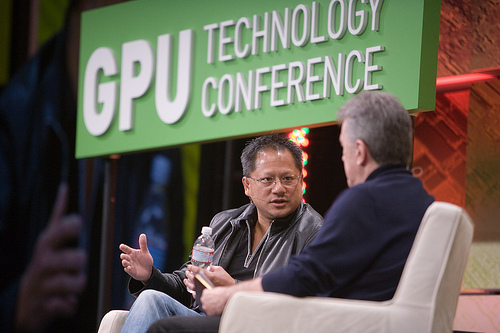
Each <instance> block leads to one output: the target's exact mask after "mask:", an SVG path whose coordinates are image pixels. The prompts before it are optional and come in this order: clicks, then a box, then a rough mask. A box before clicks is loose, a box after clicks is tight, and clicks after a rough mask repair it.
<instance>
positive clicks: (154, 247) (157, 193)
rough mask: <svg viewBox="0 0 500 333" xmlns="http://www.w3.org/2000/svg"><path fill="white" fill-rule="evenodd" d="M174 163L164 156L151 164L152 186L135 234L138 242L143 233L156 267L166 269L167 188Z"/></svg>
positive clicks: (157, 157) (142, 208) (158, 157)
mask: <svg viewBox="0 0 500 333" xmlns="http://www.w3.org/2000/svg"><path fill="white" fill-rule="evenodd" d="M171 169H172V162H171V161H170V159H169V158H168V157H166V156H164V155H160V154H158V155H155V156H154V157H153V160H152V164H151V174H150V177H151V185H150V187H149V189H148V191H147V193H146V197H145V198H144V202H143V204H142V206H141V209H140V213H139V218H138V221H137V225H136V232H135V233H134V234H135V235H134V237H135V242H137V240H138V238H139V235H140V234H141V233H144V234H146V236H147V238H148V249H149V252H150V253H151V255H152V256H153V261H154V265H155V267H156V268H158V269H159V270H160V271H163V270H164V269H165V264H166V262H167V255H168V253H167V251H168V236H169V235H168V231H167V230H168V225H167V223H168V220H167V218H168V214H167V209H168V202H167V200H168V196H167V191H166V187H167V185H168V183H169V181H170V174H171Z"/></svg>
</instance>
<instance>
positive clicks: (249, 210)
mask: <svg viewBox="0 0 500 333" xmlns="http://www.w3.org/2000/svg"><path fill="white" fill-rule="evenodd" d="M305 207H306V206H305V204H304V202H301V203H300V205H299V207H297V209H296V210H295V211H294V212H292V213H291V214H290V215H288V216H286V217H283V218H279V219H275V220H274V221H273V222H272V223H271V227H272V230H277V231H278V230H282V229H285V228H288V227H289V226H290V225H292V224H293V223H295V222H296V221H297V220H298V219H299V218H300V216H302V214H303V213H304V210H305ZM257 218H258V217H257V208H256V207H255V205H254V204H253V203H250V204H248V205H247V207H246V208H245V209H244V210H243V212H241V214H240V215H239V216H237V217H236V218H234V219H232V220H231V224H232V225H233V227H235V226H238V225H241V223H245V224H246V222H248V224H249V225H250V226H251V227H253V226H254V225H255V223H256V222H257Z"/></svg>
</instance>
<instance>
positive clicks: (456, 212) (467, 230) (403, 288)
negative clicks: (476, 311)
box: [393, 202, 473, 332]
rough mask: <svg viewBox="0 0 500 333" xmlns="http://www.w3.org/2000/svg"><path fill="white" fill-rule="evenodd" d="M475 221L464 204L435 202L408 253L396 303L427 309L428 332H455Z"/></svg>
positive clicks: (394, 299) (430, 207)
mask: <svg viewBox="0 0 500 333" xmlns="http://www.w3.org/2000/svg"><path fill="white" fill-rule="evenodd" d="M472 236H473V225H472V222H471V220H470V218H469V216H468V215H467V213H466V212H465V211H464V210H463V209H462V208H460V207H458V206H456V205H453V204H450V203H445V202H434V203H432V204H431V205H430V206H429V208H428V209H427V211H426V213H425V215H424V217H423V219H422V223H421V225H420V228H419V230H418V232H417V235H416V237H415V241H414V244H413V247H412V249H411V251H410V255H409V256H408V260H407V262H406V265H405V268H404V270H403V274H402V276H401V281H400V282H399V285H398V289H397V290H396V293H395V295H394V298H393V302H394V305H396V304H401V305H404V306H405V307H410V308H413V309H415V311H419V309H420V310H423V312H427V313H428V315H429V316H430V317H429V318H428V323H429V325H430V326H431V327H428V329H427V331H428V332H451V331H452V327H451V325H452V323H453V318H454V315H455V310H456V306H457V301H458V295H459V293H460V287H461V283H462V277H463V273H464V271H465V265H466V263H467V257H468V254H469V250H470V246H471V243H472Z"/></svg>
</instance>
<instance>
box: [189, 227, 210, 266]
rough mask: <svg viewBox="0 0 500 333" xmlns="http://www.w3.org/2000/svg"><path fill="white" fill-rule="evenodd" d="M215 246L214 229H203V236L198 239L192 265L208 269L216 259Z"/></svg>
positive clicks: (194, 247) (195, 243)
mask: <svg viewBox="0 0 500 333" xmlns="http://www.w3.org/2000/svg"><path fill="white" fill-rule="evenodd" d="M214 251H215V244H214V240H213V239H212V228H210V227H203V228H201V235H200V237H198V238H197V239H196V241H195V242H194V245H193V252H192V253H191V264H192V265H195V266H198V267H201V268H205V269H208V268H210V266H211V265H212V261H213V258H214Z"/></svg>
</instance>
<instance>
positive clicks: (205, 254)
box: [191, 248, 214, 267]
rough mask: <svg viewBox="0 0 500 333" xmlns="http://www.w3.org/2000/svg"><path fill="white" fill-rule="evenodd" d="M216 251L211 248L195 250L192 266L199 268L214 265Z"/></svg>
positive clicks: (192, 256)
mask: <svg viewBox="0 0 500 333" xmlns="http://www.w3.org/2000/svg"><path fill="white" fill-rule="evenodd" d="M213 257H214V251H213V250H212V249H209V248H204V249H203V248H193V253H192V255H191V261H192V264H193V265H195V266H199V267H205V266H209V265H210V264H211V263H212V260H213Z"/></svg>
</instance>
